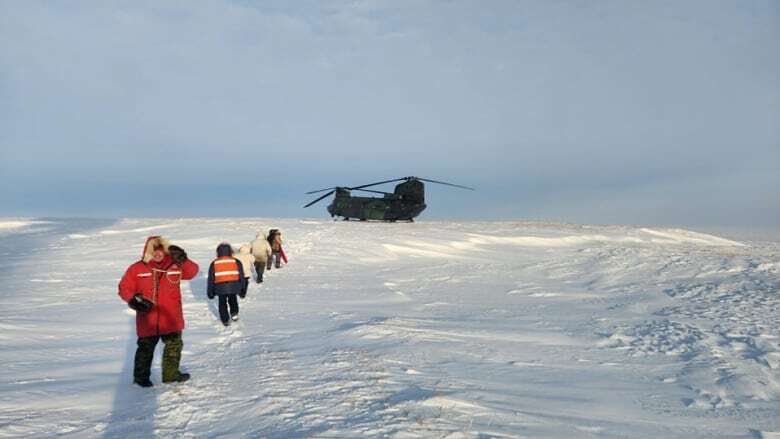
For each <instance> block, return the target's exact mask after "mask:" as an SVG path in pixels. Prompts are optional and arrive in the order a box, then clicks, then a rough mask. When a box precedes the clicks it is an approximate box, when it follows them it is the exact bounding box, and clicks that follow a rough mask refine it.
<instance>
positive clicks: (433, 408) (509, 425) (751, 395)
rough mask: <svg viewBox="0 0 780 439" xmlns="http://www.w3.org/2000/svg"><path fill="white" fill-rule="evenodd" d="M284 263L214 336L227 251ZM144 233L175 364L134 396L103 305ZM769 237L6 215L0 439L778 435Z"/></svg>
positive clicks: (128, 325) (0, 304) (123, 347)
mask: <svg viewBox="0 0 780 439" xmlns="http://www.w3.org/2000/svg"><path fill="white" fill-rule="evenodd" d="M270 227H277V228H281V229H282V230H283V232H284V236H285V239H286V246H285V247H286V251H287V254H288V256H289V258H290V263H289V265H287V266H285V267H284V268H282V269H281V270H272V271H271V272H270V273H268V274H267V276H266V282H265V283H264V284H263V285H262V286H260V285H254V284H253V285H252V286H251V287H250V290H249V293H248V296H247V298H246V299H245V300H243V301H242V302H241V313H240V315H241V320H240V321H239V322H237V323H236V324H234V325H233V326H232V327H230V328H223V327H222V326H221V324H220V323H219V321H218V317H217V316H216V315H217V312H216V308H215V303H214V302H212V301H209V300H208V299H207V298H206V295H205V289H206V287H205V286H206V281H205V277H204V276H205V272H206V270H207V268H208V264H209V262H210V261H211V260H212V259H213V254H214V249H215V247H216V245H217V244H218V243H220V242H221V241H227V242H230V243H231V244H233V245H234V246H238V245H240V244H243V243H246V242H248V241H250V240H251V239H252V238H254V235H255V233H256V231H257V230H267V229H268V228H270ZM155 234H160V235H163V236H165V237H167V238H169V239H170V240H171V241H172V242H173V243H175V244H178V245H180V246H182V247H184V248H185V249H186V250H187V252H188V253H189V255H190V257H191V258H192V259H194V260H195V261H196V262H198V263H199V264H200V266H201V272H200V273H199V275H198V276H197V277H196V278H195V279H194V280H192V281H191V282H184V283H182V295H183V302H184V313H185V319H186V321H187V329H186V330H185V332H184V343H185V347H184V354H183V358H182V369H183V370H186V371H188V372H190V373H191V374H192V376H193V379H192V380H191V381H190V382H188V383H184V384H174V385H162V384H160V354H161V347H158V351H157V353H156V355H155V363H154V366H153V371H152V381H154V382H155V384H156V385H155V387H154V388H153V389H141V388H138V387H134V386H132V385H131V380H132V377H131V375H132V361H133V354H134V352H135V341H136V336H135V330H134V323H133V322H134V320H133V315H132V312H131V311H129V310H128V308H127V307H126V306H125V305H124V303H123V302H121V301H120V299H119V298H118V296H117V294H116V289H117V283H118V281H119V278H120V277H121V275H122V273H123V272H124V270H125V269H126V267H127V266H128V265H130V264H131V263H132V262H134V261H136V260H137V259H138V258H139V257H140V253H141V248H142V246H143V243H144V240H145V238H146V237H147V236H149V235H155ZM779 274H780V244H778V243H777V242H775V241H772V240H750V241H745V240H741V241H739V242H738V241H734V240H732V239H727V238H725V237H718V236H714V235H711V234H703V233H696V232H692V231H687V230H679V229H663V228H634V227H620V226H581V225H567V224H549V223H535V222H434V221H420V222H417V223H412V224H382V223H354V222H349V223H345V222H333V221H329V220H295V219H283V220H276V219H168V220H165V219H125V220H117V221H111V220H74V219H69V220H60V219H48V220H26V219H10V218H9V219H3V220H0V281H1V282H0V285H2V287H1V288H2V289H1V290H0V437H52V436H58V437H74V438H76V437H77V438H83V437H110V438H114V437H116V438H125V437H143V438H146V437H232V436H247V437H272V438H287V437H330V438H343V437H399V438H406V437H409V438H413V437H424V438H428V437H453V438H455V437H483V438H488V437H529V438H537V437H559V438H572V437H604V438H618V437H621V438H622V437H643V438H678V437H679V438H699V437H700V438H711V437H729V438H777V437H780V307H778V305H779V304H780V300H778V294H780V277H779Z"/></svg>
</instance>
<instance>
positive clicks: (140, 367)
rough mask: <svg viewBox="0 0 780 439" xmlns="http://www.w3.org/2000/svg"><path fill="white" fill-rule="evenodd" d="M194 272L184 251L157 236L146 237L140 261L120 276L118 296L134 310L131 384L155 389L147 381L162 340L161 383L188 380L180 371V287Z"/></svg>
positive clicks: (194, 264) (196, 272) (182, 322)
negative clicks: (135, 341) (133, 352)
mask: <svg viewBox="0 0 780 439" xmlns="http://www.w3.org/2000/svg"><path fill="white" fill-rule="evenodd" d="M196 274H198V264H196V263H195V262H194V261H193V260H191V259H189V258H188V257H187V253H186V252H185V251H184V249H182V248H181V247H177V246H175V245H171V244H170V243H169V242H168V240H167V239H165V238H163V237H161V236H150V237H149V238H147V239H146V244H144V249H143V252H142V254H141V260H139V261H138V262H135V263H134V264H132V265H130V267H128V268H127V271H125V274H124V276H122V280H121V281H120V282H119V297H121V298H122V300H124V301H125V302H127V305H128V306H129V307H130V308H132V309H133V310H135V311H136V316H135V324H136V333H137V334H138V349H137V350H136V351H135V366H134V368H133V382H134V383H135V384H138V385H139V386H141V387H152V386H153V385H154V384H153V383H152V381H151V379H150V376H151V368H152V359H153V356H154V348H155V346H157V342H158V341H160V339H162V341H163V343H165V350H164V351H163V361H162V380H163V382H164V383H180V382H184V381H187V380H188V379H190V374H188V373H185V372H181V371H180V370H179V364H180V362H181V351H182V347H183V346H184V344H183V342H182V338H181V334H182V330H184V313H183V312H182V306H181V302H182V300H181V289H180V283H181V281H182V280H190V279H192V278H194V277H195V275H196Z"/></svg>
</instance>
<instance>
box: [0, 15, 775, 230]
mask: <svg viewBox="0 0 780 439" xmlns="http://www.w3.org/2000/svg"><path fill="white" fill-rule="evenodd" d="M778 54H780V2H777V1H774V0H766V1H753V0H734V1H717V0H716V1H710V0H707V1H693V0H691V1H678V0H674V1H666V0H658V1H652V2H648V1H639V0H637V1H630V0H629V1H625V0H615V1H610V0H603V1H598V2H593V1H556V0H551V1H500V0H495V1H489V2H484V1H476V0H474V1H461V0H452V1H418V0H409V1H404V0H377V1H343V0H333V1H327V2H320V1H296V2H288V1H264V2H259V1H258V2H251V1H237V0H236V1H228V0H221V1H218V0H212V1H209V0H204V1H198V2H189V1H169V2H157V1H148V2H145V1H115V2H97V1H96V2H53V1H52V2H50V1H29V2H26V1H25V2H21V1H19V2H17V1H0V187H2V189H0V216H6V217H8V216H69V217H71V216H76V217H128V216H131V217H149V216H153V217H192V216H240V217H251V216H262V217H314V218H319V217H321V218H326V217H327V213H326V212H325V209H324V208H325V204H327V203H324V202H323V203H320V204H318V205H315V206H313V207H310V208H308V209H302V206H303V205H304V204H306V203H307V202H308V201H309V200H311V199H313V197H308V196H306V195H304V194H303V192H305V191H307V190H312V189H319V188H323V187H329V186H334V185H345V186H353V185H359V184H365V183H370V182H373V181H379V180H387V179H390V178H394V177H403V176H408V175H416V176H421V177H427V178H432V179H438V180H444V181H450V182H453V183H457V184H462V185H467V186H472V187H475V188H476V189H477V190H476V191H474V192H469V191H461V190H458V189H454V188H448V187H442V186H438V187H437V186H434V185H427V186H426V192H427V199H426V201H427V204H428V206H429V207H428V209H427V211H426V212H425V213H424V214H423V215H422V217H421V218H426V219H449V218H451V219H488V220H504V219H507V220H508V219H512V220H515V219H518V220H553V221H566V222H575V223H610V224H644V225H655V224H657V225H698V226H737V227H780V196H778V195H779V192H780V56H778ZM379 189H386V190H391V189H392V187H391V186H388V187H380V188H379Z"/></svg>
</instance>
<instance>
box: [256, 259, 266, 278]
mask: <svg viewBox="0 0 780 439" xmlns="http://www.w3.org/2000/svg"><path fill="white" fill-rule="evenodd" d="M265 264H266V263H265V262H257V261H255V271H256V272H257V283H260V282H262V281H263V272H265Z"/></svg>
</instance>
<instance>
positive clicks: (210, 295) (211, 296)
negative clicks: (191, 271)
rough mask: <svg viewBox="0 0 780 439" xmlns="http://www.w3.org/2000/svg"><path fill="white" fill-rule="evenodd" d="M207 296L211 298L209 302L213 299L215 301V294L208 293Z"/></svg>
mask: <svg viewBox="0 0 780 439" xmlns="http://www.w3.org/2000/svg"><path fill="white" fill-rule="evenodd" d="M206 295H207V296H208V297H209V300H211V299H213V298H214V295H213V294H208V293H206Z"/></svg>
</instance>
